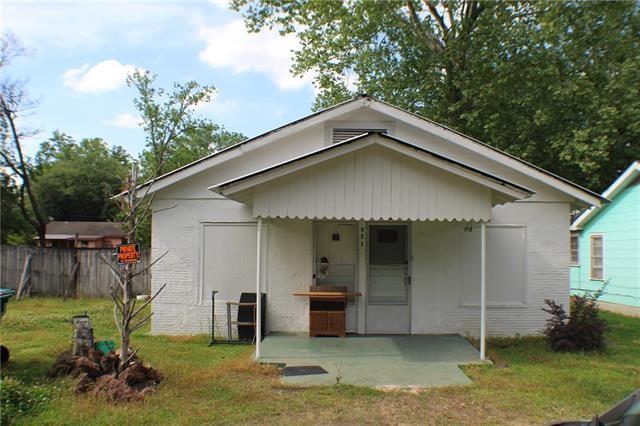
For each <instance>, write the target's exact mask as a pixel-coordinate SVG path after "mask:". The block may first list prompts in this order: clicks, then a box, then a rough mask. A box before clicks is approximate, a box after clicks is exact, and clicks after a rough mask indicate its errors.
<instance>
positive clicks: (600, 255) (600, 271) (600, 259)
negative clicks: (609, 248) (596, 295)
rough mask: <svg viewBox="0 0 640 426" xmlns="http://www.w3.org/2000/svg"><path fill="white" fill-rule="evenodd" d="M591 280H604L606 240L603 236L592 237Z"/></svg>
mask: <svg viewBox="0 0 640 426" xmlns="http://www.w3.org/2000/svg"><path fill="white" fill-rule="evenodd" d="M590 241H591V244H590V245H591V247H590V248H591V279H592V280H603V279H604V239H603V237H602V235H591V237H590Z"/></svg>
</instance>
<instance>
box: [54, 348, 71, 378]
mask: <svg viewBox="0 0 640 426" xmlns="http://www.w3.org/2000/svg"><path fill="white" fill-rule="evenodd" d="M77 359H78V357H77V356H74V355H72V354H71V352H70V351H64V352H62V353H61V354H60V355H58V358H56V360H55V362H54V363H53V365H52V366H51V368H50V369H49V373H48V374H47V375H48V376H49V377H50V378H55V377H62V376H68V375H69V374H71V372H72V371H73V369H74V368H75V367H76V360H77Z"/></svg>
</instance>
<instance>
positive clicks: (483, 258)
mask: <svg viewBox="0 0 640 426" xmlns="http://www.w3.org/2000/svg"><path fill="white" fill-rule="evenodd" d="M486 339H487V225H486V223H485V222H482V223H481V224H480V361H484V360H485V358H486V352H487V343H486Z"/></svg>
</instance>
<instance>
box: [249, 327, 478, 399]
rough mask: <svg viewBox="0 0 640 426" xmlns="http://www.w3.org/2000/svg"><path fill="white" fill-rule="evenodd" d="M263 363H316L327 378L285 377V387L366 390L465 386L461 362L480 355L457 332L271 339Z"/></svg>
mask: <svg viewBox="0 0 640 426" xmlns="http://www.w3.org/2000/svg"><path fill="white" fill-rule="evenodd" d="M260 361H261V362H267V363H277V364H285V365H287V366H308V365H319V366H321V367H323V368H324V369H325V370H327V371H328V372H329V374H316V375H308V376H293V377H283V378H282V380H283V381H284V382H285V383H292V384H300V385H329V384H335V383H337V382H338V381H339V382H340V383H345V384H353V385H363V386H370V387H420V388H423V387H437V386H452V385H467V384H470V383H471V380H469V378H468V377H467V376H465V374H464V373H463V372H462V371H461V370H460V368H458V365H460V364H475V363H480V355H479V353H478V351H477V350H476V349H475V348H474V347H473V346H471V344H470V343H469V342H467V341H466V340H465V339H463V338H462V337H461V336H459V335H457V334H451V335H408V336H349V337H347V338H344V339H341V338H334V337H316V338H309V337H307V336H301V335H271V336H268V337H266V338H265V340H264V342H263V344H262V356H261V357H260Z"/></svg>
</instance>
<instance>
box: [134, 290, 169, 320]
mask: <svg viewBox="0 0 640 426" xmlns="http://www.w3.org/2000/svg"><path fill="white" fill-rule="evenodd" d="M166 286H167V284H166V283H165V284H163V285H162V287H160V289H159V290H158V291H156V294H154V295H153V297H151V298H149V300H147V301H146V302H144V303H143V304H142V306H140V307H139V308H138V309H136V311H135V312H134V313H133V314H132V315H131V318H135V316H136V315H138V313H140V311H142V310H143V309H144V308H145V307H147V306H149V304H150V303H151V302H153V300H154V299H155V298H156V297H158V295H159V294H160V292H161V291H162V290H164V288H165V287H166Z"/></svg>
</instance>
